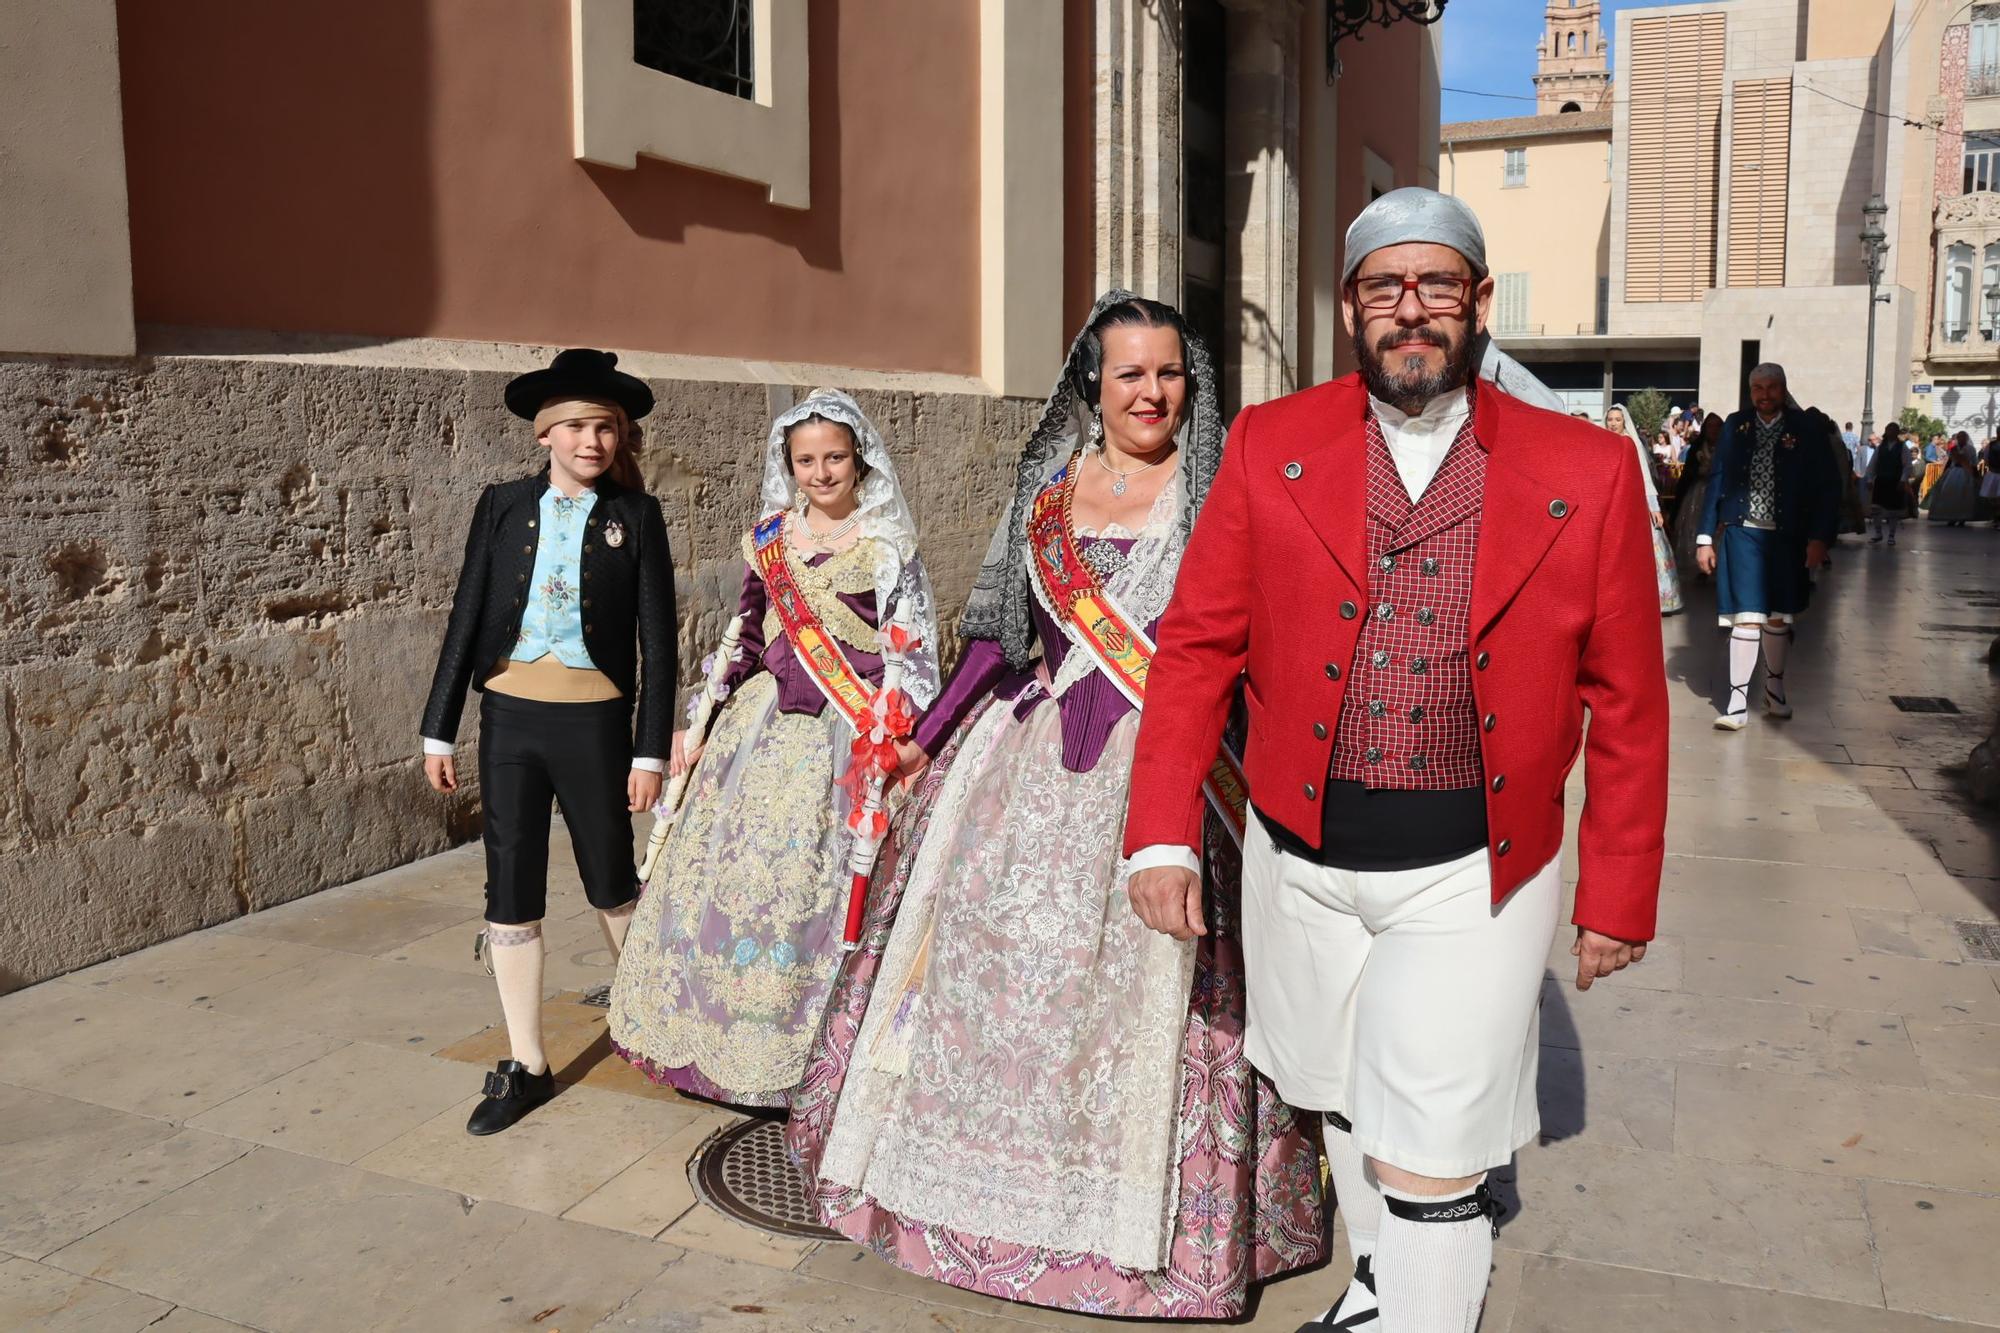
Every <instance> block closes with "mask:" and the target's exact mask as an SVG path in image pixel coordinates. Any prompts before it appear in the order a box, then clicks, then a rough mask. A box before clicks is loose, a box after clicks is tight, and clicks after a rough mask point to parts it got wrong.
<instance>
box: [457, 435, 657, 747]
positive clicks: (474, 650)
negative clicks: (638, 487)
mask: <svg viewBox="0 0 2000 1333" xmlns="http://www.w3.org/2000/svg"><path fill="white" fill-rule="evenodd" d="M548 486H549V474H548V471H547V470H546V469H544V470H543V471H542V472H540V473H538V474H536V475H535V476H532V477H524V478H522V479H521V480H519V481H509V482H502V483H500V484H499V485H496V486H488V487H487V488H486V490H485V492H484V493H483V494H481V495H480V497H479V506H478V508H476V509H474V510H473V511H472V529H471V531H470V532H468V533H467V534H466V538H465V566H464V568H463V569H461V570H460V571H459V575H458V591H457V593H456V594H455V595H454V596H453V598H452V604H451V621H450V623H449V624H448V625H447V626H446V628H445V633H444V649H443V651H442V652H440V653H439V654H438V664H437V673H436V674H435V675H434V676H433V677H432V678H431V693H430V701H429V702H428V703H427V704H425V706H424V721H423V726H422V728H421V730H422V732H423V734H424V735H425V736H429V737H431V738H432V739H435V740H441V741H450V740H455V739H456V738H457V735H458V714H459V710H460V709H461V708H462V707H464V704H465V687H466V686H467V685H468V684H470V685H471V686H472V687H473V688H474V689H481V690H483V689H484V688H485V685H484V683H483V682H484V681H485V679H486V677H488V676H490V675H491V674H493V669H494V667H496V666H497V665H499V663H500V660H501V658H503V657H505V656H506V655H507V653H508V652H510V651H511V650H512V649H513V647H514V642H515V640H516V639H517V638H518V637H519V636H520V633H521V617H522V615H523V613H524V612H525V611H526V609H527V602H528V578H529V576H530V575H531V574H532V573H533V572H534V568H535V546H536V543H537V542H538V541H539V539H540V536H541V531H540V525H539V522H538V519H539V517H540V512H541V500H542V493H543V492H544V491H546V490H547V489H548ZM614 523H615V524H617V525H618V527H619V529H620V530H621V533H622V538H621V540H619V541H618V542H617V543H616V544H613V543H612V542H609V541H606V540H605V534H606V532H607V531H608V530H609V529H610V528H611V525H612V524H614ZM579 568H580V570H581V571H582V610H583V646H584V647H585V649H587V650H588V651H589V653H590V660H591V661H592V662H593V663H595V664H596V666H597V669H598V670H599V671H602V672H603V673H604V674H605V675H606V676H608V677H610V678H611V683H612V684H614V685H616V686H617V687H618V689H619V691H620V692H621V693H622V694H624V696H625V697H626V698H627V699H633V698H636V699H637V700H638V705H639V707H638V713H639V716H638V721H637V725H636V726H635V728H634V736H633V743H632V753H633V756H634V757H635V758H641V759H663V758H665V757H666V754H667V745H668V742H669V740H670V738H671V735H672V730H673V714H674V687H675V681H676V680H677V678H678V676H679V672H680V665H679V661H678V658H677V653H678V647H677V645H678V637H679V635H678V629H677V626H676V624H675V621H674V562H673V556H672V554H671V553H670V552H669V551H668V549H667V525H666V522H665V520H663V519H662V518H661V517H660V502H659V501H658V500H655V499H654V498H653V497H652V496H650V495H648V494H647V493H646V492H644V491H633V490H627V489H625V488H624V487H622V486H620V485H618V484H617V483H616V482H614V481H612V480H611V479H610V478H609V477H603V478H600V479H599V480H598V483H597V503H596V504H595V505H593V506H592V507H591V510H590V517H589V518H588V519H587V520H586V526H585V528H584V539H583V553H582V556H581V557H580V563H579ZM642 656H643V657H644V659H645V671H644V675H643V678H642V677H641V673H640V661H639V659H640V658H641V657H642Z"/></svg>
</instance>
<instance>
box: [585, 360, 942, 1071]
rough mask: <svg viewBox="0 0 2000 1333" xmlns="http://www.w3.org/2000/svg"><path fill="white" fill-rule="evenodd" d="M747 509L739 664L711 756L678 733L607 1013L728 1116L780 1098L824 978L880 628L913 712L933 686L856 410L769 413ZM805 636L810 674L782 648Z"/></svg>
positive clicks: (926, 645)
mask: <svg viewBox="0 0 2000 1333" xmlns="http://www.w3.org/2000/svg"><path fill="white" fill-rule="evenodd" d="M763 508H764V517H763V518H761V519H760V520H759V521H758V523H757V525H756V527H755V528H753V529H752V530H751V532H750V533H749V534H748V535H747V536H745V538H744V539H743V558H744V562H745V566H746V567H745V569H744V573H743V596H742V601H741V603H740V608H739V614H740V615H741V617H742V619H743V621H744V628H743V638H742V649H741V652H740V655H739V659H738V662H737V664H736V665H735V666H734V667H732V668H731V669H730V671H729V673H728V675H727V676H726V677H725V678H724V680H725V685H726V687H727V690H728V693H727V697H726V700H725V702H724V703H723V705H722V707H721V708H720V709H719V710H718V711H717V713H716V715H715V718H714V721H713V724H712V725H711V727H710V730H709V733H708V741H707V744H706V745H705V746H703V745H700V744H698V742H699V740H700V738H699V737H696V738H693V739H692V740H691V739H690V738H689V737H688V736H687V733H685V732H681V733H679V734H677V735H675V737H674V758H673V771H674V772H675V773H679V772H681V771H682V770H683V769H685V768H687V767H688V766H689V765H692V766H693V774H692V776H691V778H690V779H689V782H688V788H687V795H686V798H685V800H684V802H683V804H682V807H681V813H680V817H679V819H678V821H677V822H676V823H675V824H674V826H673V829H672V831H671V833H670V834H669V835H668V841H667V842H666V845H665V846H664V847H663V848H662V851H661V854H660V856H659V858H658V861H657V863H656V865H655V867H654V869H653V874H652V878H651V879H650V880H649V881H648V883H647V884H646V885H645V887H644V892H643V895H642V897H641V898H640V900H639V906H638V908H637V909H636V910H635V911H634V913H633V917H632V925H631V929H630V931H629V932H628V934H627V937H626V941H625V949H624V952H623V953H622V954H621V955H620V957H619V960H618V973H617V977H616V979H615V981H614V982H613V984H612V988H611V1016H610V1029H611V1040H612V1044H613V1045H614V1046H615V1047H616V1049H617V1050H618V1053H619V1054H620V1055H623V1056H624V1057H625V1058H626V1059H627V1060H629V1061H631V1062H632V1063H633V1064H634V1065H636V1066H637V1067H638V1068H639V1069H640V1070H641V1071H642V1072H644V1073H645V1074H646V1075H647V1077H649V1078H651V1079H653V1080H654V1081H655V1082H659V1083H667V1084H671V1085H672V1086H674V1087H676V1088H679V1089H681V1090H682V1091H684V1092H691V1093H693V1094H695V1095H696V1096H700V1097H707V1098H711V1099H713V1100H715V1101H721V1102H730V1103H733V1104H736V1105H742V1106H783V1105H785V1104H786V1101H787V1099H788V1097H789V1095H790V1093H791V1089H792V1086H793V1085H794V1084H796V1083H797V1082H798V1081H799V1075H800V1073H801V1072H802V1071H803V1070H804V1068H805V1063H806V1054H807V1051H808V1049H809V1047H810V1045H811V1043H812V1039H813V1032H814V1030H815V1029H816V1028H817V1027H818V1026H819V1020H820V1015H821V1013H822V1012H823V1011H824V1009H825V1007H826V998H827V990H828V988H829V986H830V985H831V983H832V981H833V977H834V973H835V972H836V971H837V970H838V968H839V966H840V932H841V927H842V926H843V925H844V924H845V920H846V909H847V884H848V878H849V876H848V871H847V859H848V852H849V846H850V838H851V835H850V833H849V831H848V827H847V817H848V814H849V812H850V811H851V809H852V795H851V793H850V790H849V784H847V783H846V782H845V781H844V779H846V777H847V774H848V767H849V760H850V747H851V746H852V744H853V742H854V739H855V734H856V730H855V727H854V725H853V722H852V721H851V720H850V712H849V707H851V705H852V704H853V703H854V701H856V700H858V699H865V698H866V697H868V696H870V695H872V694H873V692H874V691H875V690H876V689H877V688H878V687H879V686H880V684H881V682H882V658H881V656H880V653H879V651H878V650H879V646H880V645H879V643H878V640H877V631H878V630H879V629H881V628H882V627H885V626H887V625H889V624H891V623H894V624H897V625H900V626H902V627H903V628H904V629H905V630H906V631H908V632H909V633H910V634H912V635H914V636H915V638H916V639H917V640H918V644H917V646H916V647H914V648H912V649H911V650H909V652H907V653H906V654H905V661H906V668H905V673H904V675H903V677H902V688H903V689H904V691H905V692H906V693H907V694H908V695H909V697H910V701H911V702H912V703H913V704H914V705H915V706H917V707H919V708H921V707H923V706H925V705H927V704H929V703H930V702H931V701H932V700H933V699H935V698H936V696H937V688H938V670H937V659H936V657H935V651H936V649H935V645H936V643H937V625H936V618H935V613H934V611H933V610H932V602H931V589H930V580H929V579H928V578H927V577H926V576H925V573H924V567H923V563H922V561H921V560H919V559H918V558H917V550H916V535H917V534H916V524H915V521H914V519H912V517H911V515H910V510H909V506H908V505H907V504H906V503H905V502H904V500H903V493H902V490H901V488H899V487H898V486H897V484H896V473H895V469H894V468H893V466H892V465H891V464H890V461H889V453H888V450H887V448H886V447H885V446H884V445H883V442H882V436H881V434H880V433H879V432H878V431H877V430H876V429H875V426H874V424H873V423H872V422H870V421H869V419H868V418H867V417H866V416H865V415H864V414H863V413H862V411H861V409H860V407H859V406H858V405H856V403H855V401H854V400H853V399H852V398H850V397H848V396H847V395H846V394H844V393H838V392H835V391H832V390H826V389H821V390H819V391H818V392H816V393H814V394H812V395H811V396H810V397H808V398H807V399H806V400H805V401H804V402H802V403H800V404H799V405H798V406H796V407H794V408H792V409H791V410H790V411H788V412H786V413H785V414H784V415H782V416H780V417H779V418H778V420H777V422H776V423H775V424H774V425H773V426H772V427H771V433H770V439H769V442H768V445H767V448H766V457H765V470H764V489H763ZM774 587H776V588H777V589H779V590H781V591H782V593H783V595H782V596H775V597H774V596H773V595H772V590H773V588H774ZM802 627H803V632H806V633H808V634H809V635H813V636H816V644H817V646H816V649H815V652H814V654H813V658H814V661H808V660H807V658H806V657H805V656H804V655H803V654H801V653H800V652H798V651H796V650H795V648H794V646H793V640H794V637H795V636H796V635H798V634H799V633H801V632H802ZM843 685H846V686H847V687H848V688H846V689H842V688H841V687H842V686H843ZM843 700H845V701H846V705H847V706H844V705H843Z"/></svg>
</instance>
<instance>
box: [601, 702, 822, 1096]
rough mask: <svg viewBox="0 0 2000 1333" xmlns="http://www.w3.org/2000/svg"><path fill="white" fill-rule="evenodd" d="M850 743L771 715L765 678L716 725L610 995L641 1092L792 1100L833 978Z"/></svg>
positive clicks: (774, 708)
mask: <svg viewBox="0 0 2000 1333" xmlns="http://www.w3.org/2000/svg"><path fill="white" fill-rule="evenodd" d="M852 739H853V733H852V731H851V730H850V729H849V728H848V726H847V724H846V722H845V721H843V720H842V719H841V718H840V717H839V715H838V714H836V713H835V712H834V710H833V709H831V708H828V709H826V710H825V711H824V712H823V713H822V714H821V715H820V716H818V717H813V716H810V715H807V714H801V713H785V712H780V711H779V709H778V695H777V686H776V683H775V682H774V681H773V680H772V678H771V677H770V675H769V674H767V673H763V672H759V673H758V674H756V675H754V676H752V677H751V678H750V679H749V680H748V681H747V682H745V684H744V685H743V686H742V687H741V688H740V689H739V690H737V691H736V693H734V694H732V695H731V696H730V697H729V699H728V701H727V703H725V704H724V706H723V708H722V710H721V712H720V713H719V714H718V715H717V717H716V719H715V722H714V725H713V726H712V728H711V729H710V731H709V737H708V744H707V747H706V748H705V749H704V750H703V752H702V755H701V758H700V761H699V762H698V763H697V764H696V766H695V771H694V776H693V778H692V779H691V781H690V783H689V786H688V792H687V795H686V797H685V799H684V802H683V804H682V807H681V814H680V819H679V821H678V822H677V823H676V824H675V825H674V827H673V830H672V831H671V833H669V835H668V838H667V844H666V846H665V848H664V849H663V850H662V852H661V855H660V858H659V861H658V863H657V864H656V865H655V866H654V868H653V874H652V877H651V879H649V880H648V881H647V883H646V884H645V886H644V889H643V891H642V894H641V897H640V899H639V905H638V907H637V908H636V909H634V911H633V915H632V924H631V926H630V928H629V929H628V931H627V933H626V937H625V948H624V951H623V953H622V954H621V956H620V958H619V960H618V973H617V977H616V979H615V980H614V981H613V983H612V987H611V1014H610V1019H609V1024H610V1032H611V1041H612V1045H613V1046H614V1047H615V1048H616V1050H617V1051H618V1053H619V1054H620V1055H622V1056H624V1057H625V1058H626V1059H627V1060H629V1061H631V1062H632V1064H633V1065H635V1066H637V1067H638V1068H639V1070H640V1071H641V1072H643V1073H644V1074H646V1076H647V1077H649V1078H651V1079H652V1080H653V1081H654V1082H656V1083H666V1084H670V1085H672V1086H673V1087H676V1088H679V1089H680V1090H682V1091H683V1092H691V1093H693V1094H695V1095H696V1096H699V1097H708V1098H711V1099H713V1100H715V1101H721V1102H730V1103H733V1104H736V1105H741V1106H783V1105H785V1104H786V1102H787V1101H788V1100H789V1098H790V1094H791V1089H792V1087H793V1085H795V1084H796V1083H797V1082H798V1081H799V1075H800V1074H801V1073H802V1072H803V1071H804V1069H805V1062H806V1055H807V1052H808V1050H809V1049H810V1048H811V1045H812V1039H813V1033H814V1031H815V1029H817V1028H818V1026H819V1021H820V1015H821V1013H822V1012H823V1011H824V1010H825V1008H826V999H827V993H828V990H829V988H830V987H831V985H832V982H833V976H834V973H835V971H836V970H837V969H838V968H839V966H840V957H841V955H840V932H841V927H842V925H843V924H844V922H845V921H846V914H847V881H848V871H847V854H848V846H849V834H848V831H847V826H846V816H847V811H848V808H849V807H848V804H847V800H846V794H845V792H844V791H842V790H841V789H840V788H839V787H838V786H837V785H836V780H837V779H838V778H839V777H840V776H841V774H842V773H844V772H845V770H846V767H847V762H848V746H849V743H850V742H851V741H852Z"/></svg>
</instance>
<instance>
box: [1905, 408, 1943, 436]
mask: <svg viewBox="0 0 2000 1333" xmlns="http://www.w3.org/2000/svg"><path fill="white" fill-rule="evenodd" d="M1896 424H1897V425H1899V426H1901V427H1902V428H1903V434H1904V435H1905V436H1911V435H1914V436H1916V437H1917V439H1918V440H1919V441H1920V442H1921V441H1927V440H1929V439H1930V437H1931V436H1933V435H1942V434H1944V422H1942V421H1940V420H1939V419H1938V418H1936V417H1927V416H1925V415H1924V414H1923V412H1922V411H1921V410H1920V409H1918V408H1914V407H1906V408H1904V409H1903V410H1902V411H1901V412H1900V413H1898V414H1897V416H1896Z"/></svg>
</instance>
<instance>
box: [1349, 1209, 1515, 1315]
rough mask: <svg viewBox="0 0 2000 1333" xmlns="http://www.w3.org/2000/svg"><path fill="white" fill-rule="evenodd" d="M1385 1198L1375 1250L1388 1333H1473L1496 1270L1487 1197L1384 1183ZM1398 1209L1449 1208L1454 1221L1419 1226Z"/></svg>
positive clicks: (1378, 1283)
mask: <svg viewBox="0 0 2000 1333" xmlns="http://www.w3.org/2000/svg"><path fill="white" fill-rule="evenodd" d="M1382 1193H1383V1195H1384V1196H1385V1197H1386V1199H1387V1207H1386V1208H1385V1210H1384V1212H1383V1214H1382V1235H1381V1244H1380V1245H1379V1246H1378V1248H1377V1249H1376V1251H1375V1290H1376V1291H1377V1293H1379V1295H1380V1296H1381V1300H1382V1333H1473V1330H1475V1329H1476V1328H1477V1327H1478V1326H1479V1311H1480V1307H1481V1306H1483V1305H1484V1304H1485V1303H1486V1282H1487V1278H1488V1276H1489V1274H1490V1273H1491V1271H1492V1268H1493V1222H1492V1220H1491V1219H1490V1218H1489V1217H1488V1216H1487V1213H1486V1211H1485V1209H1484V1208H1483V1207H1481V1206H1480V1202H1479V1201H1480V1198H1481V1196H1479V1195H1478V1194H1477V1193H1476V1192H1473V1193H1466V1194H1462V1195H1452V1196H1450V1197H1448V1198H1438V1197H1435V1196H1425V1195H1421V1194H1406V1193H1404V1192H1403V1191H1401V1190H1397V1189H1391V1188H1389V1187H1388V1186H1386V1185H1385V1186H1383V1187H1382ZM1399 1204H1401V1205H1416V1206H1418V1207H1423V1208H1430V1209H1433V1210H1434V1209H1435V1208H1436V1207H1437V1206H1438V1205H1446V1206H1447V1207H1448V1208H1449V1210H1450V1212H1451V1214H1452V1217H1451V1219H1450V1220H1448V1221H1438V1220H1428V1221H1420V1220H1417V1219H1415V1218H1412V1217H1407V1216H1402V1215H1400V1213H1399V1208H1398V1205H1399ZM1400 1211H1408V1209H1407V1207H1406V1208H1404V1209H1402V1210H1400ZM1459 1214H1464V1216H1459Z"/></svg>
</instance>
